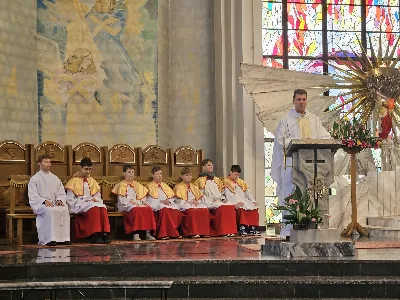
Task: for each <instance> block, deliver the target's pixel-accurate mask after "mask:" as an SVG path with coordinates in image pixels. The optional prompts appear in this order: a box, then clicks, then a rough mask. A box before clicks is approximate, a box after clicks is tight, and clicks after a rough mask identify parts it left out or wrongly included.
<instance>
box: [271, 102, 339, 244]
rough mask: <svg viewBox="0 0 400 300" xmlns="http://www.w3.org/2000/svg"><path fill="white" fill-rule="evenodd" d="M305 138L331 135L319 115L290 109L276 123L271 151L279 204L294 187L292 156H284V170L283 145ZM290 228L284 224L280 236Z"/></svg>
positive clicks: (320, 137)
mask: <svg viewBox="0 0 400 300" xmlns="http://www.w3.org/2000/svg"><path fill="white" fill-rule="evenodd" d="M306 138H310V139H331V138H332V137H331V135H330V134H329V132H328V131H327V130H326V129H325V128H324V127H323V126H322V124H321V120H320V118H319V117H317V116H316V115H314V114H312V113H310V112H309V111H307V110H306V112H305V114H300V113H297V112H296V111H295V110H294V109H291V110H290V111H289V112H288V114H287V115H286V116H285V117H284V118H282V120H281V121H280V122H279V124H278V128H277V129H276V133H275V140H274V149H273V153H272V165H271V177H272V179H273V180H274V181H275V182H276V185H277V187H276V194H277V196H278V198H279V204H280V205H282V204H283V201H284V200H285V198H286V197H287V196H289V195H290V194H292V193H293V192H294V189H295V186H294V184H293V181H292V158H291V157H287V158H286V170H285V168H284V154H283V145H284V144H285V146H286V147H287V146H288V145H289V143H290V141H291V140H292V139H306ZM290 229H291V226H289V225H287V226H285V227H284V228H283V229H282V231H281V236H289V235H290Z"/></svg>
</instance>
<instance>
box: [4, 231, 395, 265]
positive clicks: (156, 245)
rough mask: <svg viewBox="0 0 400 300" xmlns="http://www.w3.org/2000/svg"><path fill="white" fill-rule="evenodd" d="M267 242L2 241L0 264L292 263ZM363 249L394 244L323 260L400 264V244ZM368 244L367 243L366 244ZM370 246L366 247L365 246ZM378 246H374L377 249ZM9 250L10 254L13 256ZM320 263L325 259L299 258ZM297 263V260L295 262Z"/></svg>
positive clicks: (262, 239)
mask: <svg viewBox="0 0 400 300" xmlns="http://www.w3.org/2000/svg"><path fill="white" fill-rule="evenodd" d="M265 239H277V237H276V236H273V235H268V234H265V233H264V234H263V235H262V236H259V237H245V238H239V237H235V238H211V239H199V240H194V241H193V240H188V239H185V240H171V241H157V242H146V241H143V242H139V243H129V242H127V243H120V244H118V243H114V244H110V245H98V246H95V245H88V244H74V245H72V246H62V247H57V248H51V247H37V246H36V245H28V246H22V247H16V246H9V245H5V244H4V243H3V244H1V242H0V264H1V265H8V264H12V265H15V264H40V263H51V262H64V263H68V262H70V263H79V262H129V261H193V260H202V261H204V260H208V261H213V260H214V261H217V260H252V261H254V260H259V261H268V260H291V258H285V257H276V256H268V255H265V254H262V253H261V251H260V248H261V245H263V244H264V242H265ZM355 241H356V245H359V246H361V248H369V247H368V245H371V244H372V245H375V246H376V245H381V244H382V243H392V247H388V248H379V249H357V250H356V255H355V256H354V257H345V258H328V259H327V258H323V259H324V260H352V261H354V260H361V261H362V260H395V261H397V260H398V261H400V241H398V240H388V239H379V238H362V239H358V240H355ZM362 243H365V244H362ZM363 246H366V247H363ZM375 246H374V247H375ZM6 251H10V252H9V253H8V252H6ZM295 259H296V260H318V259H321V258H295ZM292 260H293V259H292Z"/></svg>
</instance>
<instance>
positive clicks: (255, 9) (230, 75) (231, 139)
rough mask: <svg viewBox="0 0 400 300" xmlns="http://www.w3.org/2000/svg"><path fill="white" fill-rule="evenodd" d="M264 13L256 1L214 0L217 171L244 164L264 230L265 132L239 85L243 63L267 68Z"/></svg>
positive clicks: (252, 106)
mask: <svg viewBox="0 0 400 300" xmlns="http://www.w3.org/2000/svg"><path fill="white" fill-rule="evenodd" d="M261 11H262V3H261V2H260V1H256V0H232V1H231V0H215V1H214V49H215V50H214V51H215V112H216V158H217V159H216V172H217V175H219V176H226V175H227V174H228V173H229V170H230V166H231V165H232V164H239V165H241V167H242V170H243V171H242V172H243V174H242V177H243V179H244V180H245V181H246V182H247V183H248V184H249V186H250V188H251V190H252V193H253V196H254V197H255V199H256V200H257V202H258V204H259V207H260V225H264V221H265V200H264V176H265V175H264V131H263V126H262V124H261V122H260V121H259V120H258V118H257V116H256V112H257V108H256V105H255V103H254V101H253V99H252V98H251V97H250V96H249V95H247V93H246V92H245V91H244V89H243V86H242V85H241V84H240V83H239V82H238V77H240V75H241V73H240V63H241V62H245V63H254V64H261V63H262V45H261V41H262V38H261V29H262V22H261Z"/></svg>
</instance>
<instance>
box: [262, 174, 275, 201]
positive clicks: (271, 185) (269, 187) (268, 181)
mask: <svg viewBox="0 0 400 300" xmlns="http://www.w3.org/2000/svg"><path fill="white" fill-rule="evenodd" d="M264 194H265V196H276V182H274V181H273V180H272V177H271V169H265V193H264Z"/></svg>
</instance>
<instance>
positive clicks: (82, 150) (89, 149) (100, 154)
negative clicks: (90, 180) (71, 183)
mask: <svg viewBox="0 0 400 300" xmlns="http://www.w3.org/2000/svg"><path fill="white" fill-rule="evenodd" d="M72 152H73V157H72V172H71V175H74V174H75V173H76V172H78V171H79V170H80V162H81V160H82V158H84V157H89V158H90V159H91V161H92V163H93V167H92V173H91V174H92V176H103V175H104V173H105V172H104V164H103V161H104V159H103V158H104V149H103V148H102V149H100V148H99V147H97V146H96V145H94V144H92V143H81V144H79V145H78V146H76V147H75V148H74V149H73V150H72Z"/></svg>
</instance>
